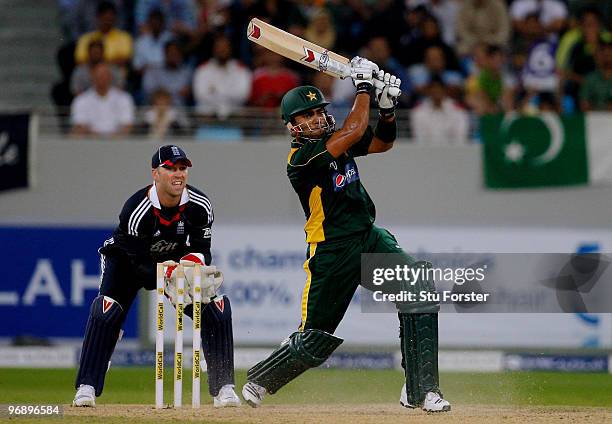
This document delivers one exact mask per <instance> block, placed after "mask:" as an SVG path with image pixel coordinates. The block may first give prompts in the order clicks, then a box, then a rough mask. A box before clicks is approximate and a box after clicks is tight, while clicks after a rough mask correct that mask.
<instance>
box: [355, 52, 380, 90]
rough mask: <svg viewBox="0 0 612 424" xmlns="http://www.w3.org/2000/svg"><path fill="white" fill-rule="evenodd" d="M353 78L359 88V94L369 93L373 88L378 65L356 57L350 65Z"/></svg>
mask: <svg viewBox="0 0 612 424" xmlns="http://www.w3.org/2000/svg"><path fill="white" fill-rule="evenodd" d="M350 66H351V69H350V72H351V78H352V80H353V84H355V87H357V93H358V94H359V93H369V92H370V90H371V89H372V87H373V81H372V80H373V78H374V75H375V73H376V72H377V71H378V65H376V64H375V63H374V62H371V61H369V60H368V59H365V58H363V57H359V56H355V57H354V58H353V59H352V60H351V63H350Z"/></svg>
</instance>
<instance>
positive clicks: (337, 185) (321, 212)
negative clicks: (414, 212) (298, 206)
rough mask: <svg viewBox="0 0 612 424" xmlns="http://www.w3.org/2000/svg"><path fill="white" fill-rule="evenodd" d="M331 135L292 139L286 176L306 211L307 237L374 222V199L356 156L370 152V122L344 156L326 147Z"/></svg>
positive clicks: (342, 233)
mask: <svg viewBox="0 0 612 424" xmlns="http://www.w3.org/2000/svg"><path fill="white" fill-rule="evenodd" d="M329 137H331V136H326V137H324V138H323V139H319V140H313V141H297V140H295V139H294V140H293V141H292V142H291V151H290V152H289V157H288V159H287V176H288V177H289V181H291V185H292V186H293V189H294V190H295V191H296V193H297V194H298V197H299V198H300V202H301V203H302V208H303V209H304V213H305V214H306V225H305V226H304V231H305V232H306V241H307V242H308V243H320V242H322V241H326V240H333V239H338V238H344V237H347V236H350V235H351V234H355V233H359V232H362V231H364V230H367V229H368V228H370V227H371V226H372V224H373V223H374V218H375V216H376V210H375V207H374V203H373V202H372V199H370V196H369V195H368V193H367V191H366V190H365V188H364V187H363V185H362V184H361V181H360V180H359V171H358V170H357V164H356V163H355V160H354V158H355V157H358V156H365V155H367V154H368V147H369V146H370V143H371V142H372V138H373V137H374V132H373V131H372V127H370V126H368V128H367V130H366V131H365V133H364V135H363V137H361V139H360V140H359V142H357V143H356V144H354V145H353V146H352V147H351V148H350V149H349V151H348V152H347V153H346V154H344V155H342V156H341V157H339V158H337V159H334V157H333V156H332V155H331V154H330V153H329V152H328V151H327V149H326V143H327V140H328V139H329Z"/></svg>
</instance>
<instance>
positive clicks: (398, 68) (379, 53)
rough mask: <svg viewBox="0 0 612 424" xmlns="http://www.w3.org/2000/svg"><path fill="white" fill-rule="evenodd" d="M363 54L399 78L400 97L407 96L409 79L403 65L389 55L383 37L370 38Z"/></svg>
mask: <svg viewBox="0 0 612 424" xmlns="http://www.w3.org/2000/svg"><path fill="white" fill-rule="evenodd" d="M364 56H365V57H367V58H368V59H370V60H371V61H372V62H374V63H376V64H377V65H378V66H379V67H380V69H383V70H385V71H386V72H390V73H392V74H393V75H395V76H396V77H398V78H399V79H401V80H402V84H401V86H400V88H401V90H402V97H403V98H408V96H409V95H410V80H409V78H408V74H407V73H406V71H405V70H404V67H403V66H402V65H400V63H399V61H398V60H397V59H396V58H394V57H393V56H391V48H390V47H389V43H388V42H387V39H386V38H385V37H382V36H377V37H373V38H371V39H370V41H369V42H368V44H367V46H366V48H365V54H364ZM400 101H401V100H400Z"/></svg>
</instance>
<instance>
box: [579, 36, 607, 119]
mask: <svg viewBox="0 0 612 424" xmlns="http://www.w3.org/2000/svg"><path fill="white" fill-rule="evenodd" d="M596 59H597V69H596V70H595V71H593V72H591V73H590V74H588V75H587V76H586V78H585V80H584V84H583V85H582V87H581V90H580V105H581V107H582V110H583V111H585V112H587V111H591V110H607V111H610V112H612V42H610V41H608V42H605V43H604V44H602V45H601V46H600V48H599V50H598V51H597V54H596Z"/></svg>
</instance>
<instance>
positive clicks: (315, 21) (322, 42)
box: [304, 9, 336, 50]
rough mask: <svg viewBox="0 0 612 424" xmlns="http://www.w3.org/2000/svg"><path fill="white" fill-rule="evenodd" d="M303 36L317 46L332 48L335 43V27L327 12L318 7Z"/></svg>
mask: <svg viewBox="0 0 612 424" xmlns="http://www.w3.org/2000/svg"><path fill="white" fill-rule="evenodd" d="M304 37H305V38H306V39H307V40H308V41H311V42H313V43H315V44H316V45H318V46H321V47H324V48H326V49H328V50H333V49H334V46H335V44H336V29H335V28H334V23H333V22H332V19H331V16H330V14H329V12H328V11H327V10H325V9H318V10H317V11H316V12H315V14H314V15H313V17H312V20H311V21H310V23H309V24H308V26H307V27H306V31H304Z"/></svg>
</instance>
